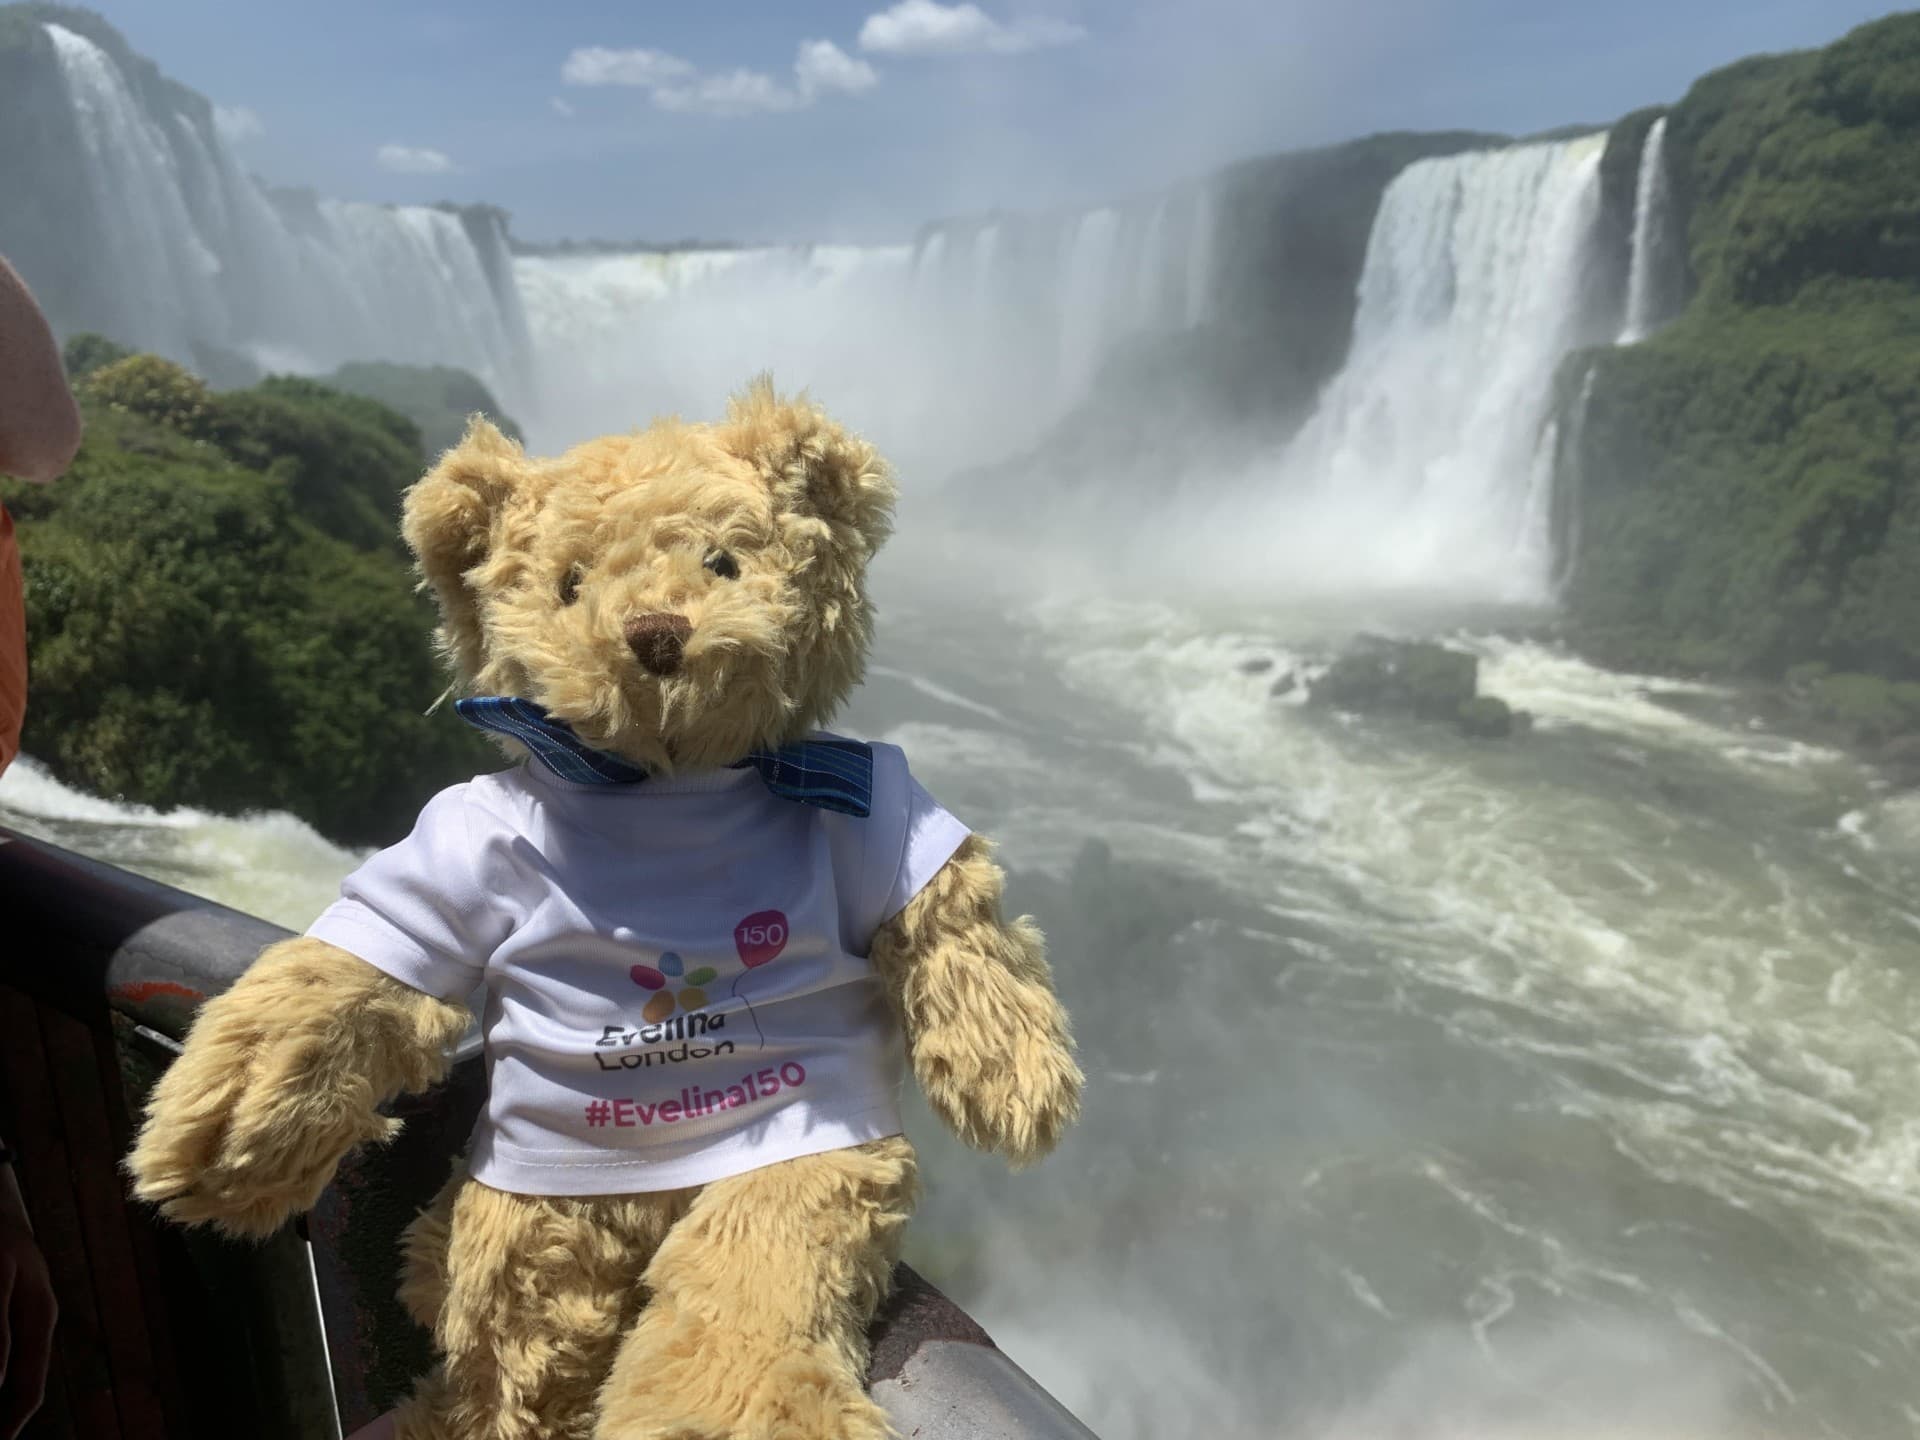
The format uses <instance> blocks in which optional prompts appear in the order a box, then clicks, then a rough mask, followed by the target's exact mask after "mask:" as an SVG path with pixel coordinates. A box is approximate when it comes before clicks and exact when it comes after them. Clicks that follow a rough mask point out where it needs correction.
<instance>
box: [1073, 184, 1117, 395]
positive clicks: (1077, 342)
mask: <svg viewBox="0 0 1920 1440" xmlns="http://www.w3.org/2000/svg"><path fill="white" fill-rule="evenodd" d="M1119 237H1120V222H1119V217H1118V216H1117V215H1116V214H1115V213H1114V212H1113V211H1112V210H1094V211H1091V212H1089V213H1088V214H1085V215H1082V216H1081V217H1080V218H1079V220H1078V222H1077V223H1075V224H1074V225H1072V226H1071V227H1070V228H1069V229H1068V230H1067V231H1066V232H1065V239H1064V243H1063V244H1062V247H1061V252H1060V368H1059V374H1058V386H1059V394H1060V396H1061V399H1062V402H1063V403H1064V404H1071V403H1072V402H1073V401H1075V400H1078V399H1080V398H1081V397H1082V396H1084V395H1085V394H1086V392H1087V388H1088V386H1089V385H1090V384H1091V383H1092V381H1093V378H1094V375H1095V374H1096V373H1097V372H1098V369H1099V365H1100V359H1101V356H1102V354H1103V352H1104V349H1105V343H1106V340H1107V338H1108V325H1109V321H1110V318H1111V315H1112V307H1113V302H1114V284H1113V279H1114V256H1115V252H1116V250H1117V248H1118V243H1117V242H1118V240H1119Z"/></svg>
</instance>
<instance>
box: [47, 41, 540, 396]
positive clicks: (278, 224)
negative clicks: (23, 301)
mask: <svg viewBox="0 0 1920 1440" xmlns="http://www.w3.org/2000/svg"><path fill="white" fill-rule="evenodd" d="M45 29H46V33H47V35H48V37H49V38H50V39H51V41H52V43H53V47H54V51H55V54H56V56H57V58H58V63H59V66H60V71H61V76H62V79H63V82H64V88H65V92H66V95H67V98H68V101H69V103H70V104H71V106H72V110H73V117H74V121H75V124H76V127H77V129H78V132H79V135H80V141H81V146H82V149H83V152H84V154H83V157H82V163H83V164H84V168H85V178H86V181H87V185H88V189H89V191H90V193H91V196H92V201H93V209H94V214H93V215H92V216H89V217H77V216H76V217H73V220H72V223H73V224H75V226H76V227H77V233H80V234H85V235H91V236H95V237H98V239H99V243H100V244H101V245H102V246H103V247H104V255H103V257H102V265H101V268H100V271H99V273H98V274H97V275H96V276H94V277H93V278H94V281H95V283H96V284H97V287H98V292H97V293H96V294H95V295H94V296H93V297H92V299H91V302H90V303H92V305H93V306H94V309H95V312H96V313H95V314H93V315H92V316H90V317H89V320H90V323H93V324H96V325H98V326H99V327H100V328H102V329H105V330H107V331H109V332H110V334H111V337H112V338H113V339H115V340H118V341H120V342H121V343H123V344H128V345H133V346H136V347H140V348H144V349H150V350H155V351H158V352H160V353H162V354H165V355H169V356H172V357H174V358H176V359H179V360H182V361H185V362H188V363H193V362H194V361H195V359H196V355H195V347H196V344H198V345H203V346H204V345H211V346H218V347H222V348H225V349H229V350H234V351H239V352H242V353H245V354H248V355H251V356H252V357H254V358H255V359H256V361H263V362H271V363H273V364H275V365H277V366H280V367H283V368H291V367H298V368H303V369H310V370H327V369H331V368H333V367H334V366H335V365H339V364H342V363H344V362H347V361H353V360H393V361H403V362H418V363H441V364H449V365H459V366H463V367H465V368H467V369H469V370H471V371H472V372H473V373H475V374H476V375H478V376H479V377H480V378H481V379H482V380H484V381H486V382H487V383H488V385H489V386H491V387H492V388H493V389H494V390H495V391H496V393H497V394H499V395H500V397H501V399H502V402H503V403H504V404H506V405H508V407H509V408H511V407H512V406H513V405H514V404H515V403H517V402H519V401H521V400H523V399H524V398H525V380H526V374H525V361H526V355H525V348H526V347H525V334H524V323H525V322H524V320H523V319H522V317H521V314H520V306H519V300H518V297H517V295H516V293H515V291H514V289H513V286H512V283H511V277H510V276H509V275H507V274H506V273H505V257H506V236H505V233H504V231H503V229H502V228H501V225H500V221H499V220H498V218H496V217H491V216H489V217H485V218H480V217H476V218H475V219H474V220H473V221H472V223H473V224H474V225H475V226H477V227H478V238H477V239H476V234H475V233H474V232H471V231H470V230H469V228H468V224H467V223H465V222H463V220H462V218H461V217H460V216H458V215H455V214H452V213H449V212H446V211H442V210H437V209H429V208H426V207H422V206H399V207H388V206H379V205H365V204H351V203H346V202H342V201H335V200H327V199H318V198H307V199H299V198H286V197H275V196H272V195H269V194H268V193H266V192H264V191H263V190H262V189H261V187H260V185H259V184H258V183H257V182H256V181H254V180H253V179H252V178H251V177H249V176H248V175H246V174H245V173H244V171H243V169H242V167H241V165H240V162H239V160H238V158H237V157H236V156H235V155H234V153H233V152H232V150H231V148H230V147H229V146H228V144H227V142H226V140H225V139H224V138H223V137H222V136H221V135H220V134H219V132H218V130H217V129H216V128H214V127H213V126H211V125H204V126H203V125H202V123H201V122H199V121H197V120H195V119H194V118H192V117H189V116H187V115H185V114H180V113H173V114H164V113H154V111H153V110H152V109H150V108H149V107H148V106H147V105H145V104H143V103H142V101H141V100H140V99H139V98H138V97H137V96H136V95H135V93H134V90H133V88H132V87H131V85H130V84H129V81H128V79H127V77H126V76H125V75H123V74H122V73H121V71H120V68H119V66H118V65H117V64H116V63H115V62H114V60H113V58H112V57H111V56H110V55H109V54H108V53H107V52H106V51H105V50H103V49H101V47H100V46H98V45H96V44H95V43H94V42H93V41H91V40H89V39H87V38H86V37H85V36H83V35H79V34H76V33H75V32H73V31H72V30H69V29H67V28H65V27H64V26H61V25H57V24H48V25H47V26H46V27H45Z"/></svg>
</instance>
